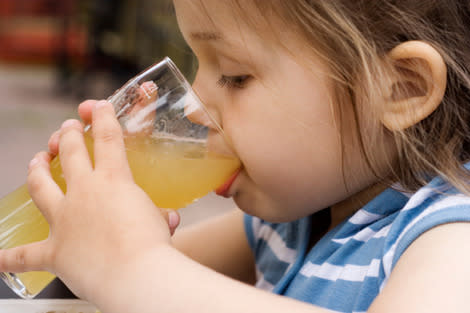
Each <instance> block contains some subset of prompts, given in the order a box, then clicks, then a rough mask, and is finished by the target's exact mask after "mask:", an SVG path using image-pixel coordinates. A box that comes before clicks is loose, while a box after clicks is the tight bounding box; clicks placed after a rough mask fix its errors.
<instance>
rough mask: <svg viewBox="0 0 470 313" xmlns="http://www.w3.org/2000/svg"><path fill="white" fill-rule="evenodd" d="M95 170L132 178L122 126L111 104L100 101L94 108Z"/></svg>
mask: <svg viewBox="0 0 470 313" xmlns="http://www.w3.org/2000/svg"><path fill="white" fill-rule="evenodd" d="M92 131H93V138H94V140H95V144H94V153H95V169H97V170H107V171H111V172H113V173H114V175H116V174H122V175H125V176H126V177H132V174H131V172H130V169H129V164H128V163H127V156H126V151H125V147H124V138H123V134H122V129H121V125H120V124H119V122H118V120H117V119H116V114H115V113H114V109H113V106H112V104H111V103H109V102H107V101H104V100H103V101H99V102H97V103H96V105H95V107H94V108H93V122H92Z"/></svg>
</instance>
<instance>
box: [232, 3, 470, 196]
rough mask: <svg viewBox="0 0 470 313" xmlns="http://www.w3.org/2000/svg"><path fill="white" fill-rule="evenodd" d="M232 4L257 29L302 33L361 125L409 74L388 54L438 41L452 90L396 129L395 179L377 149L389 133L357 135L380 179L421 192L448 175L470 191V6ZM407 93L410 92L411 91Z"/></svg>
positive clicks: (359, 131)
mask: <svg viewBox="0 0 470 313" xmlns="http://www.w3.org/2000/svg"><path fill="white" fill-rule="evenodd" d="M231 3H232V4H233V5H234V8H236V9H237V11H238V12H240V14H242V15H243V16H244V17H247V19H244V20H248V22H249V23H250V22H251V23H252V24H253V25H252V26H254V27H256V26H257V25H259V24H260V23H263V22H260V21H259V19H260V17H264V22H265V25H271V27H272V28H273V27H278V28H279V27H281V28H279V29H289V32H290V33H295V34H298V36H300V37H301V39H303V40H304V41H305V43H306V44H307V45H309V49H310V50H311V51H312V52H313V53H314V55H315V56H316V57H319V58H320V59H321V60H322V61H323V62H324V63H325V64H327V65H328V66H329V68H330V70H331V77H332V80H333V82H334V85H335V100H336V103H337V104H338V105H337V106H338V108H341V106H342V105H352V107H353V110H354V115H355V119H356V123H357V125H361V123H360V122H361V121H360V119H361V116H362V112H361V110H363V109H364V108H371V107H372V106H371V105H370V104H372V103H376V102H377V101H381V99H383V97H384V95H383V90H384V86H386V85H388V86H389V85H390V84H389V82H390V80H391V79H393V78H392V77H393V75H400V71H402V70H403V69H400V65H399V64H396V63H393V62H392V60H389V59H387V53H388V52H389V51H390V50H391V49H393V48H394V47H396V46H397V45H398V44H400V43H402V42H405V41H409V40H422V41H426V42H427V43H429V44H431V45H432V46H433V47H434V48H435V49H436V50H437V51H439V52H440V54H441V55H442V57H443V59H444V61H445V63H446V65H447V68H448V74H447V79H448V85H447V90H446V92H445V95H444V98H443V100H442V103H441V104H440V105H439V107H438V108H437V109H436V111H434V112H433V113H432V114H431V115H430V116H429V117H427V118H426V119H424V120H423V121H421V122H420V123H418V124H416V125H414V126H412V127H409V128H407V129H405V130H403V131H400V132H393V136H394V140H395V143H396V147H397V150H398V161H397V162H396V163H394V164H391V163H390V171H391V174H390V175H388V177H380V175H379V173H378V171H377V170H376V166H375V164H374V155H373V154H372V152H371V150H370V147H371V146H373V145H374V144H377V143H380V141H381V139H383V138H384V136H385V134H386V133H387V130H385V129H383V132H382V133H380V134H370V133H369V134H368V133H366V132H365V131H364V130H363V129H361V127H357V130H356V131H357V135H358V138H359V140H360V145H361V150H362V153H363V155H364V156H365V159H366V160H367V162H368V165H369V167H370V168H371V169H372V170H373V171H374V172H375V173H376V175H377V176H379V178H380V179H383V180H384V181H385V180H386V181H387V182H390V181H394V182H400V183H401V186H402V187H403V188H404V189H405V190H407V191H414V190H416V189H418V188H419V187H421V186H423V185H424V184H426V182H427V180H428V179H429V177H432V176H435V175H441V176H442V177H444V178H445V179H446V180H448V181H449V182H450V183H451V184H453V185H454V186H456V187H457V188H458V189H460V190H461V191H463V192H466V193H468V194H470V187H469V186H468V181H469V178H470V175H469V171H467V170H466V169H465V168H464V167H463V163H464V162H466V161H468V160H469V159H470V145H469V143H470V142H469V139H470V111H469V103H470V74H469V72H470V22H469V21H470V2H468V1H457V0H448V1H435V0H420V1H416V0H395V1H392V0H374V1H369V0H354V1H351V0H323V1H322V0H319V1H314V0H289V1H286V0H270V1H265V0H252V1H244V0H232V1H231ZM248 6H254V7H255V8H256V9H257V10H256V11H257V12H258V14H257V16H256V17H253V16H252V17H251V21H249V20H250V18H249V16H248V13H247V11H249V12H253V10H248V9H247V7H248ZM250 9H251V7H250ZM250 14H251V13H250ZM273 21H275V22H276V23H273ZM273 25H275V26H273ZM273 33H275V32H273ZM286 48H287V49H288V47H286ZM292 53H293V54H295V52H292ZM402 92H403V93H406V92H407V90H406V88H404V89H403V90H402ZM338 112H339V115H340V118H346V117H345V116H341V110H338ZM348 118H350V117H348ZM343 146H344V144H343ZM345 154H346V153H345Z"/></svg>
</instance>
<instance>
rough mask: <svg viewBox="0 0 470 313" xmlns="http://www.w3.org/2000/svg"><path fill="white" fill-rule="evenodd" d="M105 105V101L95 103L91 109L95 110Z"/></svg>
mask: <svg viewBox="0 0 470 313" xmlns="http://www.w3.org/2000/svg"><path fill="white" fill-rule="evenodd" d="M107 104H108V102H107V101H106V100H100V101H98V102H95V105H94V107H93V108H94V109H95V110H96V109H99V108H101V107H104V106H106V105H107Z"/></svg>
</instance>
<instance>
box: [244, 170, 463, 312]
mask: <svg viewBox="0 0 470 313" xmlns="http://www.w3.org/2000/svg"><path fill="white" fill-rule="evenodd" d="M458 221H460V222H469V221H470V197H468V196H465V195H463V194H461V193H459V192H458V191H457V190H456V189H454V188H452V187H450V186H449V185H448V184H445V183H444V182H443V180H441V179H440V178H434V179H433V180H432V181H431V182H430V183H429V184H428V185H427V186H425V187H423V188H421V189H420V190H418V191H417V192H416V193H415V194H413V195H409V194H404V193H400V192H398V191H396V190H393V189H387V190H385V191H384V192H382V193H381V194H380V195H378V196H377V197H376V198H374V199H373V200H372V201H370V202H369V203H368V204H367V205H365V206H364V207H363V208H361V209H360V210H359V211H357V212H356V213H355V214H354V215H352V216H351V217H350V218H349V219H347V220H346V221H344V222H342V223H341V224H340V225H338V226H336V227H335V228H334V229H332V230H331V231H329V232H328V233H327V234H326V235H325V236H323V238H322V239H321V240H320V241H319V242H318V243H317V244H316V245H315V246H314V247H313V248H312V249H311V250H310V251H307V247H308V243H309V238H310V225H311V219H310V218H309V217H306V218H303V219H300V220H297V221H294V222H289V223H277V224H275V223H268V222H266V221H263V220H261V219H259V218H256V217H252V216H248V215H245V230H246V234H247V237H248V241H249V243H250V245H251V248H252V249H253V251H254V254H255V257H256V270H257V285H256V286H257V287H259V288H262V289H265V290H268V291H271V292H274V293H276V294H282V295H285V296H288V297H291V298H295V299H298V300H301V301H305V302H309V303H312V304H315V305H318V306H320V307H323V308H327V309H330V310H334V311H338V312H366V311H367V309H368V308H369V306H370V305H371V303H372V301H373V300H374V299H375V298H376V297H377V295H378V294H379V292H380V291H381V290H382V288H383V287H384V285H385V284H386V283H387V280H388V278H389V277H390V273H391V272H392V270H393V267H394V266H395V264H396V263H397V261H398V259H399V258H400V256H401V255H402V254H403V252H404V251H405V250H406V248H407V247H408V246H409V245H410V244H411V243H412V242H413V241H414V240H415V239H416V238H418V237H419V236H420V235H421V234H422V233H424V232H425V231H426V230H429V229H430V228H432V227H435V226H438V225H441V224H444V223H450V222H458Z"/></svg>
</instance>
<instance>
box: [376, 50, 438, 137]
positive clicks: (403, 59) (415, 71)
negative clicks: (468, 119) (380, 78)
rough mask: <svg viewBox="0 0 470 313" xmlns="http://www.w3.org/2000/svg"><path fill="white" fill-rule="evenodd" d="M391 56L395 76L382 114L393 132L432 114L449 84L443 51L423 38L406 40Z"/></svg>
mask: <svg viewBox="0 0 470 313" xmlns="http://www.w3.org/2000/svg"><path fill="white" fill-rule="evenodd" d="M388 56H389V57H390V58H391V59H392V62H393V63H394V67H395V71H396V73H397V75H396V79H395V80H393V81H392V82H391V83H390V89H389V97H388V98H387V99H385V104H384V108H383V111H382V115H381V121H382V123H383V125H384V126H385V127H386V128H388V129H389V130H391V131H398V130H403V129H406V128H408V127H410V126H413V125H415V124H416V123H418V122H420V121H421V120H423V119H425V118H426V117H427V116H429V115H430V114H431V113H432V112H434V110H435V109H436V108H437V107H438V106H439V104H440V103H441V101H442V99H443V97H444V93H445V90H446V85H447V67H446V64H445V62H444V59H443V58H442V56H441V54H440V53H439V52H438V51H437V50H436V49H435V48H434V47H432V46H431V45H430V44H428V43H426V42H423V41H407V42H404V43H402V44H400V45H398V46H396V47H395V48H394V49H393V50H392V51H390V52H389V54H388Z"/></svg>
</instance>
